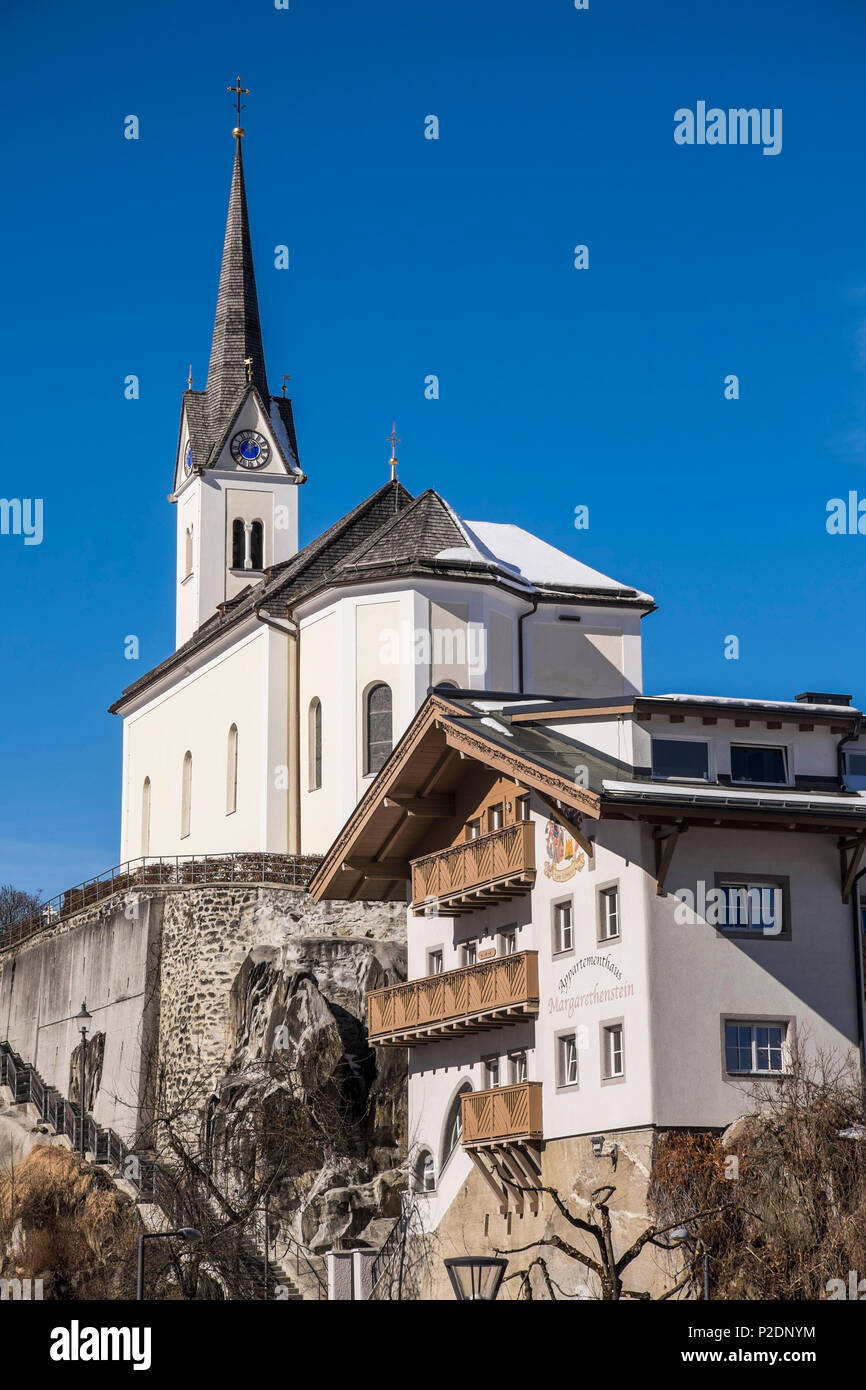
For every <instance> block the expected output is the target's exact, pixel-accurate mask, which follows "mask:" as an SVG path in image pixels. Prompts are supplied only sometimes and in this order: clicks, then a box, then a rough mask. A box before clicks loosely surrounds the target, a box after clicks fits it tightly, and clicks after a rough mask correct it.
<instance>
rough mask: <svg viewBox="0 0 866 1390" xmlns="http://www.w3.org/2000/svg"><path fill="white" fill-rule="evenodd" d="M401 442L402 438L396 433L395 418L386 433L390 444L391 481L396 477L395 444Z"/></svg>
mask: <svg viewBox="0 0 866 1390" xmlns="http://www.w3.org/2000/svg"><path fill="white" fill-rule="evenodd" d="M402 442H403V441H402V439H400V438H399V437H398V435H397V421H396V420H395V421H394V423H393V425H392V426H391V433H390V434H389V435H388V443H389V444H390V445H391V457H390V459H389V460H388V462H389V464H390V465H391V482H392V483H393V482H395V481H396V478H397V445H398V444H402Z"/></svg>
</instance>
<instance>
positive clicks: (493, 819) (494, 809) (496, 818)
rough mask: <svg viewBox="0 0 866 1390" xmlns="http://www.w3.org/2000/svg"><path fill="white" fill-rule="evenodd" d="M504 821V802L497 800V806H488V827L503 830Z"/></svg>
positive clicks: (490, 829)
mask: <svg viewBox="0 0 866 1390" xmlns="http://www.w3.org/2000/svg"><path fill="white" fill-rule="evenodd" d="M503 824H504V821H503V819H502V802H501V801H497V803H496V805H495V806H488V808H487V829H488V830H489V831H491V832H492V831H494V830H501V829H502V826H503Z"/></svg>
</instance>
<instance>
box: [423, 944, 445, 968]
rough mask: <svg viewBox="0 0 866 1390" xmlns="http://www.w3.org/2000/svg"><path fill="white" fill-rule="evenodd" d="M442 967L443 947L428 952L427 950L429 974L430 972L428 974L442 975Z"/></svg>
mask: <svg viewBox="0 0 866 1390" xmlns="http://www.w3.org/2000/svg"><path fill="white" fill-rule="evenodd" d="M442 967H443V961H442V949H441V947H440V948H438V949H437V950H435V951H428V952H427V974H428V975H441V974H442Z"/></svg>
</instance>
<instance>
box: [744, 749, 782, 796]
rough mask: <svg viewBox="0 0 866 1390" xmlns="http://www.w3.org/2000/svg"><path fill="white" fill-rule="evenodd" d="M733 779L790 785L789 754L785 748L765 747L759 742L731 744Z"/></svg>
mask: <svg viewBox="0 0 866 1390" xmlns="http://www.w3.org/2000/svg"><path fill="white" fill-rule="evenodd" d="M731 781H732V782H754V783H757V784H758V785H759V786H774V785H775V786H780V787H786V786H787V785H788V754H787V749H785V748H765V747H763V746H762V745H761V744H757V743H732V744H731Z"/></svg>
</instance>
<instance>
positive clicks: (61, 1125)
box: [0, 1042, 183, 1224]
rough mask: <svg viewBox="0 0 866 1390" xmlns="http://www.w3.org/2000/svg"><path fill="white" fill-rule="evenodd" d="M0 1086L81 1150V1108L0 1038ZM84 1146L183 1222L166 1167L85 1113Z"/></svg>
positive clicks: (173, 1219) (144, 1198) (171, 1218)
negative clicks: (6, 1088) (137, 1152)
mask: <svg viewBox="0 0 866 1390" xmlns="http://www.w3.org/2000/svg"><path fill="white" fill-rule="evenodd" d="M0 1086H8V1087H9V1089H10V1091H11V1092H12V1095H13V1098H14V1101H15V1104H16V1105H26V1104H30V1105H34V1106H36V1108H37V1110H38V1111H39V1115H40V1117H41V1119H42V1122H43V1124H46V1125H50V1126H51V1128H52V1129H53V1130H54V1132H55V1134H65V1135H66V1136H67V1137H68V1138H69V1140H70V1142H71V1144H72V1147H73V1149H74V1150H75V1151H76V1152H77V1153H80V1152H81V1107H80V1105H78V1104H77V1103H76V1102H74V1101H70V1100H67V1099H66V1097H65V1096H63V1095H61V1093H60V1092H59V1091H58V1090H57V1088H56V1087H55V1086H49V1085H48V1083H47V1082H46V1081H44V1080H43V1078H42V1077H41V1076H40V1074H39V1072H38V1071H37V1070H36V1068H35V1067H32V1066H31V1065H30V1063H29V1062H24V1061H22V1059H21V1058H20V1057H19V1055H18V1053H17V1052H14V1051H13V1049H12V1047H11V1046H10V1044H9V1043H8V1042H0ZM84 1148H85V1152H87V1153H91V1154H93V1157H94V1161H95V1162H96V1163H100V1164H102V1163H105V1164H110V1165H112V1166H114V1167H116V1168H117V1169H118V1171H119V1173H120V1176H121V1177H123V1178H125V1179H127V1181H129V1182H131V1183H132V1185H133V1187H135V1189H136V1191H137V1192H138V1196H139V1200H140V1201H142V1202H153V1203H155V1204H156V1205H157V1206H159V1207H161V1208H162V1211H163V1212H164V1213H165V1215H166V1216H167V1217H168V1219H169V1221H171V1222H174V1223H175V1224H180V1223H182V1222H183V1212H182V1210H181V1208H180V1203H179V1199H178V1195H177V1191H176V1188H175V1186H174V1184H173V1183H172V1181H171V1179H170V1176H169V1174H168V1173H167V1171H166V1170H165V1169H164V1168H163V1167H162V1166H161V1165H160V1164H159V1163H156V1162H154V1161H153V1160H151V1159H146V1158H141V1157H140V1156H139V1155H138V1154H136V1153H135V1152H134V1151H133V1150H132V1149H129V1148H127V1146H126V1144H125V1143H124V1142H123V1140H122V1139H121V1137H120V1135H119V1134H117V1133H115V1131H114V1130H113V1129H104V1128H103V1127H102V1126H101V1125H98V1124H97V1123H96V1121H95V1120H94V1118H93V1116H92V1115H90V1114H88V1113H86V1112H85V1115H84Z"/></svg>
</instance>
